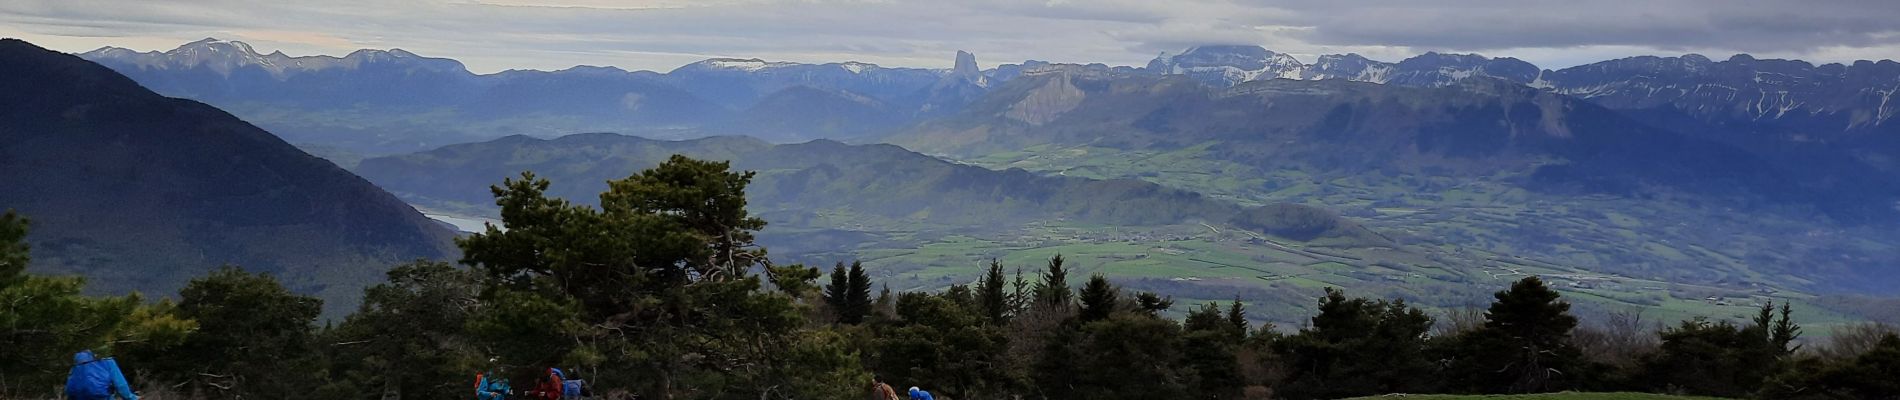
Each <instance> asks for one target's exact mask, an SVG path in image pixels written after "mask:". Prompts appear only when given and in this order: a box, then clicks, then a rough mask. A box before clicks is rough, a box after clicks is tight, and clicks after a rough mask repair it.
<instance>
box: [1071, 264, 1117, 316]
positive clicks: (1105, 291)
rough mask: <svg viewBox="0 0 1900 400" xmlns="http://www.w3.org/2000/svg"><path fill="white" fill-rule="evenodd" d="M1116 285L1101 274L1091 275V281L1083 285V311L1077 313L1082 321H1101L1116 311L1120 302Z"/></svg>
mask: <svg viewBox="0 0 1900 400" xmlns="http://www.w3.org/2000/svg"><path fill="white" fill-rule="evenodd" d="M1119 297H1120V296H1119V295H1118V294H1117V293H1116V289H1115V286H1114V285H1111V284H1109V283H1108V278H1106V277H1103V276H1102V275H1101V274H1095V275H1094V276H1091V277H1089V283H1087V284H1085V285H1083V286H1082V294H1081V300H1082V312H1081V313H1080V314H1077V316H1078V317H1080V318H1081V319H1082V322H1092V321H1101V320H1105V319H1108V316H1109V315H1111V314H1114V313H1115V307H1116V306H1117V304H1116V303H1118V302H1120V298H1119Z"/></svg>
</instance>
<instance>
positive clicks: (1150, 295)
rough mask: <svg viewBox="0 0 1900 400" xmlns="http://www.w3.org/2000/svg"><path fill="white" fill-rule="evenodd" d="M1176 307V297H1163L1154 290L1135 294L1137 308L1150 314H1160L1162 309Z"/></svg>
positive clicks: (1143, 312)
mask: <svg viewBox="0 0 1900 400" xmlns="http://www.w3.org/2000/svg"><path fill="white" fill-rule="evenodd" d="M1170 308H1174V297H1172V296H1169V297H1163V296H1161V295H1159V294H1155V293H1154V292H1141V293H1136V294H1135V309H1136V310H1140V311H1141V313H1142V314H1147V315H1148V316H1151V317H1152V316H1159V315H1161V312H1162V311H1167V310H1168V309H1170Z"/></svg>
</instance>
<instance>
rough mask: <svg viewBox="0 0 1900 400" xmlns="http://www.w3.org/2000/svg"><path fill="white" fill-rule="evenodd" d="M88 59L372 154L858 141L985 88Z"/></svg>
mask: <svg viewBox="0 0 1900 400" xmlns="http://www.w3.org/2000/svg"><path fill="white" fill-rule="evenodd" d="M80 56H81V57H84V58H86V59H88V60H92V61H94V62H97V63H100V64H102V65H105V66H107V67H111V68H113V69H114V70H117V71H119V72H120V73H123V74H125V75H127V76H130V77H132V78H133V79H134V80H137V81H139V82H141V83H143V84H144V85H146V87H148V88H151V89H152V90H154V91H157V92H159V93H161V94H165V95H168V96H175V97H183V98H190V99H196V100H200V101H204V102H207V103H211V104H214V105H217V106H219V107H221V108H225V109H228V110H231V111H232V112H234V113H236V114H239V115H241V116H244V117H245V118H246V120H249V121H253V122H255V123H258V124H259V125H261V126H263V127H265V128H267V129H269V130H271V131H272V132H276V133H278V134H279V135H282V136H283V137H285V138H286V139H287V140H290V141H292V142H294V143H298V144H300V145H301V144H309V145H317V146H326V147H333V148H339V149H343V150H348V151H351V152H356V153H362V154H369V155H378V154H390V153H399V152H408V151H416V150H426V149H432V148H435V147H437V146H441V145H445V144H453V143H464V142H474V141H483V140H489V139H494V138H498V137H503V136H508V135H514V134H531V135H536V136H559V135H564V134H569V133H580V132H592V131H617V132H627V133H638V134H642V135H647V136H654V137H673V138H679V137H701V136H710V135H717V134H737V133H744V134H748V135H752V136H757V137H761V138H767V139H771V140H775V141H804V140H810V139H813V138H820V137H828V138H843V137H854V136H859V135H865V134H868V133H872V132H874V131H876V130H878V129H885V128H891V127H894V126H896V125H898V124H900V123H902V122H905V121H908V120H909V119H910V118H913V117H914V116H917V115H925V114H932V113H941V112H944V111H946V110H954V109H955V108H957V107H958V106H959V105H960V104H961V103H962V102H963V101H965V100H967V99H968V98H970V97H972V96H973V92H971V87H975V88H980V87H981V85H979V84H978V82H980V81H981V80H982V77H981V76H980V75H973V74H970V73H969V72H968V71H971V70H974V68H975V60H974V56H971V55H969V54H968V53H962V55H961V56H960V57H961V58H960V59H961V60H963V62H964V65H965V66H964V67H962V69H960V70H959V69H950V70H941V69H918V68H885V67H880V66H877V65H874V64H868V63H859V62H842V63H828V64H800V63H788V62H768V61H763V60H758V59H727V58H719V59H709V60H705V61H701V62H696V63H692V64H688V65H685V66H682V67H679V68H677V69H674V70H673V71H670V72H667V73H664V74H662V73H655V72H649V71H633V72H629V71H625V70H621V69H619V68H613V67H591V66H578V67H574V68H569V69H565V70H560V71H532V70H509V71H503V72H499V73H494V74H475V73H472V72H469V71H468V69H467V68H466V67H464V66H463V65H462V64H461V63H460V62H457V61H454V60H449V59H442V58H430V57H423V56H419V55H416V54H414V53H410V52H407V51H403V50H401V49H394V50H360V51H356V52H352V53H350V54H349V55H346V56H343V57H331V56H299V57H292V56H286V55H284V54H283V53H281V52H272V53H270V54H259V53H258V52H257V51H256V50H255V49H253V48H252V47H251V46H250V45H248V44H245V43H243V42H236V41H222V40H216V39H205V40H200V41H196V42H192V43H187V44H185V45H182V46H179V47H178V48H176V49H172V50H169V51H164V52H157V51H153V52H137V51H133V50H128V49H123V48H113V47H107V48H101V49H98V50H94V51H90V52H86V53H83V54H80ZM958 71H964V72H958ZM799 103H816V104H799ZM866 116H868V117H872V118H869V121H863V120H861V118H859V117H866ZM841 121H842V122H841Z"/></svg>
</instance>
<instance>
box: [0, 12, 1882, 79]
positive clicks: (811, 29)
mask: <svg viewBox="0 0 1900 400" xmlns="http://www.w3.org/2000/svg"><path fill="white" fill-rule="evenodd" d="M0 36H4V37H16V38H22V39H26V40H28V41H31V42H34V43H36V44H39V45H41V46H45V47H49V48H53V49H57V50H63V51H69V52H81V51H87V50H92V49H95V48H98V47H101V46H118V47H127V48H132V49H136V50H141V51H143V50H167V49H171V48H173V47H177V46H178V45H179V44H182V43H185V42H189V41H193V40H197V39H202V38H205V37H216V38H220V39H229V40H241V41H245V42H248V43H251V44H252V45H253V46H254V47H256V48H257V49H258V50H259V51H261V52H266V53H268V52H270V51H272V50H283V51H284V52H285V53H287V54H291V55H310V54H333V55H341V54H343V53H347V52H349V51H350V50H354V49H358V48H379V49H387V48H402V49H406V50H409V51H413V52H416V53H419V54H423V55H427V56H439V57H450V58H455V59H459V60H462V61H463V62H464V63H466V64H468V66H469V68H470V69H472V70H474V71H476V72H483V73H486V72H494V71H499V70H504V69H511V68H532V69H561V68H566V67H569V66H573V65H612V66H618V67H621V68H626V69H649V70H657V71H666V70H671V69H672V68H674V67H677V66H679V65H681V64H685V63H689V62H692V61H697V60H700V59H704V58H708V57H746V58H751V57H758V58H764V59H768V60H782V61H800V62H827V61H846V60H856V61H864V62H873V63H878V64H883V65H887V66H915V67H935V68H947V67H949V66H950V64H951V61H952V58H953V55H954V54H955V52H956V51H957V50H968V51H970V52H972V53H975V54H976V55H977V61H978V63H979V64H981V65H983V66H984V67H989V66H993V65H995V64H997V63H1000V62H1019V61H1022V60H1025V59H1038V60H1048V61H1057V62H1102V63H1108V64H1111V65H1143V64H1145V63H1146V62H1147V61H1148V60H1149V59H1152V58H1154V57H1155V55H1156V54H1157V53H1159V52H1162V51H1171V52H1179V51H1181V50H1182V49H1184V48H1186V47H1188V46H1192V45H1197V44H1254V45H1261V46H1265V47H1266V48H1268V49H1271V50H1275V51H1279V52H1283V53H1290V54H1293V55H1294V56H1296V57H1299V58H1300V59H1302V60H1304V61H1307V62H1311V61H1312V60H1313V58H1314V57H1315V56H1317V55H1319V54H1332V53H1348V52H1354V53H1359V54H1362V55H1365V56H1367V57H1371V58H1373V59H1379V60H1386V61H1397V60H1399V59H1402V58H1405V57H1408V56H1411V55H1415V54H1418V53H1423V52H1425V51H1441V52H1446V51H1450V52H1461V53H1465V52H1477V53H1481V54H1484V55H1487V56H1494V57H1496V56H1510V57H1517V58H1521V59H1524V60H1527V61H1530V62H1533V63H1536V64H1538V65H1540V66H1543V67H1545V68H1558V67H1566V66H1571V65H1576V64H1581V63H1587V62H1592V61H1597V60H1602V59H1607V58H1616V57H1624V56H1631V55H1641V54H1656V55H1672V56H1673V55H1680V54H1683V53H1691V52H1693V53H1700V54H1704V55H1707V56H1709V57H1711V58H1715V59H1718V60H1719V59H1724V58H1727V57H1728V56H1729V55H1731V54H1734V53H1738V52H1747V53H1752V54H1755V55H1756V56H1757V57H1763V58H1768V57H1774V58H1800V59H1805V60H1809V61H1815V62H1850V61H1853V60H1857V59H1874V60H1878V59H1891V58H1900V1H1895V0H1841V1H1827V0H1805V1H1796V0H1629V1H1600V2H1597V1H1585V0H1448V1H1429V0H1311V1H1297V2H1294V1H1257V0H1229V1H1201V0H1095V1H1085V0H1047V1H1026V0H919V1H913V0H386V1H367V0H321V1H303V0H271V1H254V0H244V1H240V0H0Z"/></svg>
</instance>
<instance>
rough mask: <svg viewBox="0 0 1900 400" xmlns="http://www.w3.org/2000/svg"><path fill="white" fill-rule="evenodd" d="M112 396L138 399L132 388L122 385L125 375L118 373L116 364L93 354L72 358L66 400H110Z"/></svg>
mask: <svg viewBox="0 0 1900 400" xmlns="http://www.w3.org/2000/svg"><path fill="white" fill-rule="evenodd" d="M115 395H116V396H118V397H119V398H121V399H125V400H139V395H138V394H134V393H132V385H131V384H127V383H126V382H125V372H124V371H120V370H119V362H118V361H117V360H113V359H112V357H106V358H97V357H96V356H93V354H92V350H84V351H80V352H78V353H75V354H73V371H72V374H71V375H68V376H67V377H66V398H68V399H72V400H111V399H112V397H113V396H115Z"/></svg>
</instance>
